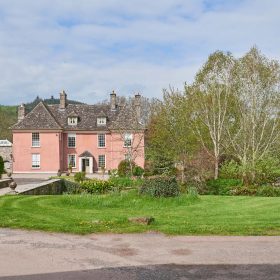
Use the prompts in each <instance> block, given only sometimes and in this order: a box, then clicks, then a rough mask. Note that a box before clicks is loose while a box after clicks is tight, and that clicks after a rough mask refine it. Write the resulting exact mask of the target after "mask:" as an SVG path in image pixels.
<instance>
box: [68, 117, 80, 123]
mask: <svg viewBox="0 0 280 280" xmlns="http://www.w3.org/2000/svg"><path fill="white" fill-rule="evenodd" d="M77 123H78V118H77V117H68V125H77Z"/></svg>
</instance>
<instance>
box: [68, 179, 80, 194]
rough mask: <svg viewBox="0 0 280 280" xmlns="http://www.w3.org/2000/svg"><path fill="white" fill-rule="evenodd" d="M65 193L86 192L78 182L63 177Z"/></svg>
mask: <svg viewBox="0 0 280 280" xmlns="http://www.w3.org/2000/svg"><path fill="white" fill-rule="evenodd" d="M63 184H64V193H65V194H80V193H82V192H84V190H83V189H82V188H81V186H80V185H79V184H78V183H75V182H72V181H69V180H65V179H63Z"/></svg>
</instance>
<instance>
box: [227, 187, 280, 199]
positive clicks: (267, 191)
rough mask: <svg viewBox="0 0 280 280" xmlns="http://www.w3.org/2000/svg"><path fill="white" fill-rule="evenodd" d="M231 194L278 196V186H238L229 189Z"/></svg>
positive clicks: (279, 189) (279, 190)
mask: <svg viewBox="0 0 280 280" xmlns="http://www.w3.org/2000/svg"><path fill="white" fill-rule="evenodd" d="M231 194H232V195H249V196H267V197H279V196H280V188H279V187H274V186H240V187H236V188H234V189H232V190H231Z"/></svg>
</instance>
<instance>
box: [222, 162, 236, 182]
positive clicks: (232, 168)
mask: <svg viewBox="0 0 280 280" xmlns="http://www.w3.org/2000/svg"><path fill="white" fill-rule="evenodd" d="M240 169H241V167H240V165H239V164H238V163H237V162H236V161H233V160H231V161H225V162H224V163H223V165H222V166H221V168H220V174H219V175H220V178H222V179H240V178H241V174H240V173H241V172H240V171H241V170H240Z"/></svg>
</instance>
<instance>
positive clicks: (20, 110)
mask: <svg viewBox="0 0 280 280" xmlns="http://www.w3.org/2000/svg"><path fill="white" fill-rule="evenodd" d="M24 117H25V105H24V104H21V105H20V106H19V107H18V121H22V120H23V119H24Z"/></svg>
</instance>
